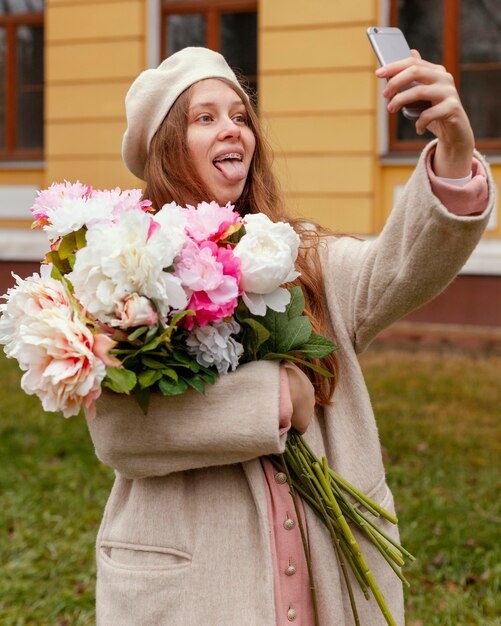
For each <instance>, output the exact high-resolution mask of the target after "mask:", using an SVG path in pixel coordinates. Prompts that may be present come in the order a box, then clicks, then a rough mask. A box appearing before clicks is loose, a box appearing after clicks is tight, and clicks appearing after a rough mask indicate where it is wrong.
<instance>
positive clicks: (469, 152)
mask: <svg viewBox="0 0 501 626" xmlns="http://www.w3.org/2000/svg"><path fill="white" fill-rule="evenodd" d="M472 162H473V144H471V145H470V144H468V145H464V146H461V147H457V146H446V145H445V144H444V143H443V142H441V141H439V142H438V143H437V147H436V149H435V155H434V157H433V164H432V166H433V171H434V172H435V174H436V175H437V176H440V177H441V178H464V177H465V176H468V175H469V174H470V173H471V166H472Z"/></svg>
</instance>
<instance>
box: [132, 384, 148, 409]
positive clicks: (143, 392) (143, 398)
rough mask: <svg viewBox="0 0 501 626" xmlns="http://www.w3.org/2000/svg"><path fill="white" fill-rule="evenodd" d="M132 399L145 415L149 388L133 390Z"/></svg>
mask: <svg viewBox="0 0 501 626" xmlns="http://www.w3.org/2000/svg"><path fill="white" fill-rule="evenodd" d="M134 397H135V398H136V400H137V403H138V404H139V406H140V407H141V410H142V412H143V413H144V414H145V415H146V414H147V413H148V408H149V406H150V397H151V393H150V388H149V387H145V388H144V389H141V387H136V389H135V390H134Z"/></svg>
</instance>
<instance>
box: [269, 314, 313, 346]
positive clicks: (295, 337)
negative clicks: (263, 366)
mask: <svg viewBox="0 0 501 626" xmlns="http://www.w3.org/2000/svg"><path fill="white" fill-rule="evenodd" d="M311 333H312V328H311V322H310V320H309V318H308V317H306V316H305V315H303V316H301V317H294V318H293V319H291V320H288V324H287V332H286V333H280V335H278V336H277V338H276V340H275V341H276V351H277V352H284V353H287V352H291V351H292V350H294V349H295V348H297V349H301V348H302V347H303V345H304V344H305V343H307V342H308V340H309V338H310V336H311Z"/></svg>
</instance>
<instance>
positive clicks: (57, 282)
mask: <svg viewBox="0 0 501 626" xmlns="http://www.w3.org/2000/svg"><path fill="white" fill-rule="evenodd" d="M31 211H32V213H33V216H34V218H35V222H34V224H33V227H35V228H40V229H43V230H44V231H45V232H46V233H47V235H48V238H49V243H50V250H49V252H48V253H47V255H46V258H45V261H44V263H43V264H42V267H41V270H40V273H39V274H33V275H32V276H30V277H29V278H27V279H24V280H23V279H21V278H19V277H18V276H15V278H16V285H15V286H14V287H12V288H11V289H9V290H8V292H7V294H5V295H4V296H3V297H2V298H3V299H4V300H5V302H4V303H3V304H1V305H0V311H1V313H2V315H1V318H0V343H1V344H3V345H4V350H5V353H6V354H7V356H8V357H11V358H15V359H17V361H18V362H19V366H20V368H21V369H22V370H23V371H24V374H23V376H22V379H21V387H22V389H23V390H24V391H25V392H26V393H28V394H36V395H37V396H38V397H39V398H40V400H41V402H42V406H43V408H44V409H45V410H47V411H61V412H62V413H63V415H64V416H65V417H70V416H72V415H77V414H78V413H79V412H80V411H81V409H82V408H83V409H84V410H85V411H86V413H87V415H88V417H89V418H93V417H94V416H95V405H96V401H97V399H98V398H99V396H100V394H101V392H102V388H103V387H107V388H109V389H111V390H112V391H114V392H116V393H126V394H133V395H134V396H135V398H136V399H137V401H138V402H139V404H140V406H141V407H142V409H143V411H144V412H145V413H146V412H147V410H148V403H149V398H150V394H151V393H152V392H157V393H161V394H163V395H166V396H170V395H176V394H182V393H184V392H185V391H186V390H187V389H188V388H190V387H191V388H194V389H195V390H197V391H199V392H201V393H204V390H205V387H206V385H207V384H212V383H214V382H215V381H216V380H217V378H218V376H220V375H224V374H227V373H228V372H229V371H232V370H234V369H235V368H237V367H238V366H239V365H240V364H242V363H246V362H248V361H251V360H258V359H280V360H291V361H294V362H296V363H300V364H302V365H303V366H306V367H310V368H313V369H315V370H316V371H318V372H320V373H321V374H323V375H325V376H330V375H331V374H330V373H329V372H328V371H326V370H324V369H322V368H321V367H320V366H319V365H318V364H317V363H314V362H313V361H314V360H317V359H321V358H322V357H324V356H326V355H328V354H330V353H331V352H332V351H333V350H334V349H335V345H334V344H333V343H332V342H331V341H330V340H328V339H327V338H325V337H322V336H321V335H318V334H316V333H314V332H313V330H312V326H311V323H310V320H309V318H308V317H307V316H306V315H303V313H304V307H305V301H304V297H303V295H302V291H301V288H300V287H297V286H296V287H292V288H286V287H284V285H285V284H287V283H291V282H292V281H294V280H295V279H296V278H297V277H298V276H299V274H298V272H296V270H295V262H296V258H297V254H298V249H299V244H300V239H299V236H298V235H297V233H296V232H295V231H294V230H293V228H292V227H291V226H290V225H289V224H286V223H283V222H272V221H271V220H270V219H269V218H268V217H266V216H265V215H263V214H252V215H246V216H245V217H241V216H240V215H239V214H238V212H237V211H235V210H234V208H233V206H231V205H230V204H227V205H226V206H223V207H221V206H219V205H218V204H216V203H215V202H211V203H207V202H202V203H200V204H199V205H198V206H197V207H196V208H195V207H192V206H186V207H180V206H178V205H176V204H175V203H171V204H167V205H165V206H163V207H162V208H161V209H160V210H159V211H157V212H153V211H152V207H151V203H150V202H149V201H147V200H141V191H140V190H138V189H135V190H126V191H121V190H120V189H119V188H117V189H114V190H104V191H103V190H94V189H93V188H92V187H89V186H86V185H83V184H81V183H80V182H77V183H75V184H70V183H69V182H65V183H55V184H53V185H52V186H51V187H49V188H48V189H45V190H43V191H40V192H38V195H37V198H36V201H35V204H34V205H33V207H32V208H31ZM273 460H274V462H275V463H277V464H280V466H281V467H283V468H284V469H285V471H286V472H287V475H288V476H289V484H290V487H291V492H292V495H293V497H295V493H294V491H295V490H297V491H298V492H299V493H300V494H301V495H302V496H303V497H304V498H305V500H306V501H307V502H308V503H309V504H310V505H311V506H312V507H313V510H314V511H315V512H316V513H317V514H318V515H319V516H320V517H321V519H322V520H323V521H324V523H325V524H326V525H327V527H328V528H329V531H330V532H331V534H332V537H333V542H334V546H335V548H336V550H337V552H338V555H339V557H340V563H341V565H342V567H343V571H344V573H345V580H346V583H347V585H348V588H349V591H350V596H352V592H351V587H350V586H349V585H350V583H349V579H348V576H347V575H346V564H345V561H346V562H347V563H348V564H349V565H350V566H351V568H352V569H353V571H354V573H355V576H356V578H357V580H358V582H359V583H360V585H361V586H362V588H363V589H364V591H365V592H366V595H368V592H367V589H368V588H370V589H371V590H372V591H373V593H374V596H375V598H376V600H377V601H378V603H379V605H380V606H381V609H382V611H383V614H385V616H386V618H387V621H388V623H389V624H391V623H393V621H392V618H391V615H389V612H388V610H387V608H386V604H385V602H384V598H383V597H382V595H381V593H380V592H379V589H378V588H377V585H376V583H375V581H374V579H373V577H372V575H371V573H370V571H369V570H368V568H367V566H366V564H365V561H364V559H363V557H362V555H361V552H360V549H359V547H358V544H357V543H356V541H355V539H354V538H353V535H352V533H351V530H350V528H349V526H348V524H347V522H346V520H345V517H344V516H346V517H347V518H348V519H350V520H351V522H352V523H354V524H355V525H356V526H357V527H358V528H359V529H361V530H362V532H364V534H365V535H366V536H367V537H368V538H369V539H370V540H371V541H372V542H373V543H374V544H375V545H377V546H378V547H379V548H380V549H381V551H382V553H383V555H384V556H385V558H387V560H388V562H390V563H391V565H392V567H393V568H394V569H395V571H396V572H397V574H398V575H399V576H401V574H400V571H399V567H400V565H401V564H402V562H403V560H402V553H403V552H405V551H403V549H402V548H401V547H400V546H397V545H395V544H394V543H393V542H392V540H391V539H390V538H389V537H386V536H384V535H383V534H382V533H381V531H380V530H379V529H378V527H377V526H376V525H375V524H374V523H373V522H372V521H371V520H370V518H368V517H367V516H364V515H363V514H362V513H361V512H360V509H359V508H358V507H355V506H353V504H352V499H354V500H355V501H357V502H358V503H360V504H363V506H364V507H365V508H366V509H367V510H368V511H369V512H370V513H371V514H372V515H376V516H378V515H384V516H385V517H386V518H387V519H391V521H394V522H395V523H396V519H395V518H393V516H391V515H390V514H389V513H387V512H386V511H384V510H382V509H381V508H380V507H378V506H377V505H376V504H375V503H373V502H371V501H369V500H368V499H367V498H366V497H365V496H363V494H360V493H359V492H357V490H356V489H355V488H354V487H352V486H351V485H349V484H348V483H346V481H344V480H343V479H342V478H341V477H339V476H338V475H337V474H335V473H334V472H333V471H332V470H330V469H329V468H328V467H327V464H326V460H325V459H323V460H322V461H321V462H320V461H318V460H317V459H316V457H314V455H313V453H312V452H311V450H309V448H308V447H307V445H306V443H305V442H304V440H303V439H302V437H301V436H300V435H299V434H298V433H296V432H294V431H291V433H290V435H289V438H288V443H287V449H286V453H285V455H282V456H281V457H275V458H274V459H273ZM341 490H343V491H341ZM345 494H347V495H345ZM303 544H304V547H305V551H306V555H307V560H308V563H309V564H310V565H311V559H309V553H308V546H307V543H306V540H305V538H304V537H303ZM343 555H344V556H345V558H343ZM310 576H311V577H312V572H311V571H310ZM352 606H353V611H354V615H355V616H356V607H355V605H354V602H353V603H352ZM357 620H358V618H356V621H357ZM357 623H358V621H357Z"/></svg>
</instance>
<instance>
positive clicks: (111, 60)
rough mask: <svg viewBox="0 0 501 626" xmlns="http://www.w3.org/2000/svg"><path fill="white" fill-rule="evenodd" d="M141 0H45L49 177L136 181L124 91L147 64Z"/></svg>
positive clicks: (106, 183) (109, 183)
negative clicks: (128, 161) (127, 147)
mask: <svg viewBox="0 0 501 626" xmlns="http://www.w3.org/2000/svg"><path fill="white" fill-rule="evenodd" d="M146 9H147V6H146V2H145V1H144V0H121V1H117V0H97V1H96V0H48V1H47V2H46V18H45V41H46V46H45V54H46V57H45V68H46V70H45V72H46V73H45V75H46V89H45V94H46V95H45V98H46V99H45V111H46V113H45V117H46V120H45V133H46V134H45V165H46V167H45V183H46V184H50V183H51V182H53V181H61V180H63V179H67V180H71V181H75V180H77V179H79V180H81V181H82V182H86V183H89V184H92V185H93V186H94V187H104V188H110V187H115V186H121V187H135V186H138V185H139V181H138V180H137V179H136V178H135V177H133V176H132V175H131V174H130V173H129V172H128V170H127V169H126V168H125V166H124V165H123V163H122V161H121V157H120V149H121V140H122V135H123V132H124V130H125V118H124V98H125V94H126V92H127V89H128V88H129V86H130V84H131V82H132V81H133V79H134V78H135V77H136V76H137V74H138V73H139V72H141V71H142V70H143V69H145V66H146V28H147V24H146V19H147V18H146Z"/></svg>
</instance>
